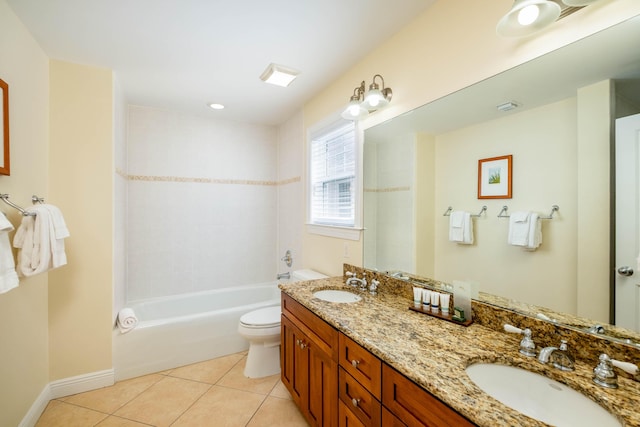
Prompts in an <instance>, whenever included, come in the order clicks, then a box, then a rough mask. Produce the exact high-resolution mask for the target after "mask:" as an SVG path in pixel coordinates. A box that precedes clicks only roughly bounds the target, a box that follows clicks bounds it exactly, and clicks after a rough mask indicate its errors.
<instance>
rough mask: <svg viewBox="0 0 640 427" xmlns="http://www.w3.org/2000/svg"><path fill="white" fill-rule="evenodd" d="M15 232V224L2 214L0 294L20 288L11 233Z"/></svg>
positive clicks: (0, 232)
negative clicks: (10, 240)
mask: <svg viewBox="0 0 640 427" xmlns="http://www.w3.org/2000/svg"><path fill="white" fill-rule="evenodd" d="M11 230H13V224H11V223H10V222H9V220H8V219H7V217H6V216H5V215H4V214H0V294H3V293H5V292H9V291H10V290H11V289H14V288H17V287H18V283H19V280H18V274H17V273H16V264H15V261H14V259H13V252H12V250H11V243H10V242H9V232H10V231H11Z"/></svg>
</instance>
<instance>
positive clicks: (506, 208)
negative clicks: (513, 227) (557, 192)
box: [498, 205, 560, 219]
mask: <svg viewBox="0 0 640 427" xmlns="http://www.w3.org/2000/svg"><path fill="white" fill-rule="evenodd" d="M508 209H509V208H508V207H507V206H503V207H502V209H501V210H500V213H499V214H498V218H509V217H510V216H511V215H503V212H506V211H507V210H508ZM559 210H560V207H559V206H558V205H553V206H551V213H550V214H549V215H548V216H539V217H538V219H553V214H554V213H556V212H557V211H559Z"/></svg>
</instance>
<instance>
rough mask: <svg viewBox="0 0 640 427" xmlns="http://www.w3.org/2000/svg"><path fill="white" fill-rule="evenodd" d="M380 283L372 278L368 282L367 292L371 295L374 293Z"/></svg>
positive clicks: (376, 291)
mask: <svg viewBox="0 0 640 427" xmlns="http://www.w3.org/2000/svg"><path fill="white" fill-rule="evenodd" d="M379 285H380V282H379V281H377V280H376V279H372V280H371V283H370V284H369V293H370V294H371V295H375V294H377V293H378V286H379Z"/></svg>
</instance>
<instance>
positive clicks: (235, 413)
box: [172, 385, 276, 427]
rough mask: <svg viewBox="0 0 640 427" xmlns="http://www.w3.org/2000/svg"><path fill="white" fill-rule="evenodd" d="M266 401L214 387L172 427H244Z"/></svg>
mask: <svg viewBox="0 0 640 427" xmlns="http://www.w3.org/2000/svg"><path fill="white" fill-rule="evenodd" d="M264 399H265V396H264V395H261V394H256V393H251V392H248V391H242V390H234V389H230V388H226V387H221V386H217V385H214V386H213V387H211V389H210V390H209V391H208V392H207V393H205V394H204V396H202V397H201V398H200V399H199V400H198V401H197V402H196V403H195V404H194V405H193V406H192V407H191V408H189V409H188V410H187V411H186V412H185V413H184V414H182V416H180V418H178V420H177V421H176V422H175V423H174V424H172V427H202V426H216V427H244V426H245V425H246V424H247V422H248V421H249V420H250V419H251V417H252V416H253V414H254V413H255V411H256V410H257V409H258V407H260V404H261V403H262V401H263V400H264ZM274 425H276V424H274Z"/></svg>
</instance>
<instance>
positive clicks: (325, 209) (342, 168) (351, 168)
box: [309, 120, 356, 227]
mask: <svg viewBox="0 0 640 427" xmlns="http://www.w3.org/2000/svg"><path fill="white" fill-rule="evenodd" d="M355 147H356V128H355V124H354V123H353V122H347V123H345V122H344V120H340V121H339V122H336V123H335V124H333V125H332V126H328V127H325V128H323V129H321V130H318V131H316V132H312V133H311V146H310V173H309V182H310V188H309V191H310V209H309V212H310V222H311V224H315V225H329V226H341V227H354V226H355V212H356V208H355V206H356V203H355V202H356V188H355V187H356V180H355V178H356V149H355Z"/></svg>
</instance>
